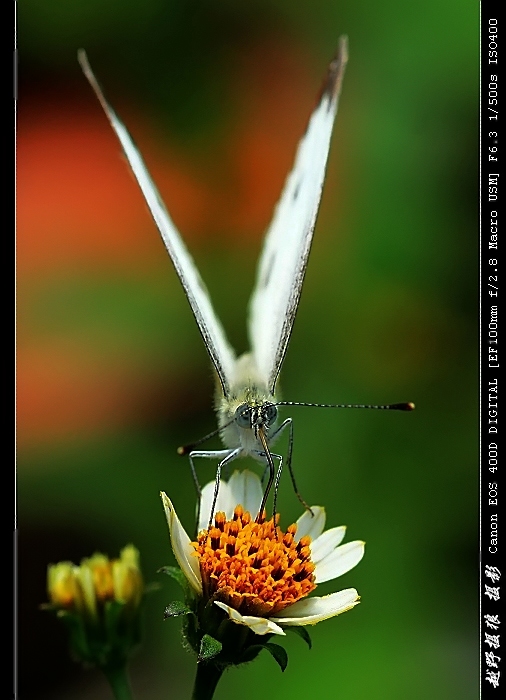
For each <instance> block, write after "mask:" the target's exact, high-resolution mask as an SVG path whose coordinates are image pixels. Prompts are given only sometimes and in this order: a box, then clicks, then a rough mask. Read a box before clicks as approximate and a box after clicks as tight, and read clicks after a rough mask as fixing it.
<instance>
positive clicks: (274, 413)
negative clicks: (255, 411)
mask: <svg viewBox="0 0 506 700" xmlns="http://www.w3.org/2000/svg"><path fill="white" fill-rule="evenodd" d="M264 416H265V422H266V423H267V425H269V426H270V425H272V424H273V423H274V421H275V420H276V418H277V417H278V409H277V407H276V406H274V404H272V403H268V404H267V405H266V406H264Z"/></svg>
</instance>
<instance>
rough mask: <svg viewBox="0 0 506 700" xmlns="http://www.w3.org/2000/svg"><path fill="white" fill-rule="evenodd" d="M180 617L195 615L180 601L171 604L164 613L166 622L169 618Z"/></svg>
mask: <svg viewBox="0 0 506 700" xmlns="http://www.w3.org/2000/svg"><path fill="white" fill-rule="evenodd" d="M179 615H193V610H190V608H189V607H188V606H187V605H185V603H183V602H181V601H180V600H174V601H173V602H172V603H169V604H168V605H167V607H166V608H165V610H164V611H163V619H164V620H166V619H167V618H168V617H179Z"/></svg>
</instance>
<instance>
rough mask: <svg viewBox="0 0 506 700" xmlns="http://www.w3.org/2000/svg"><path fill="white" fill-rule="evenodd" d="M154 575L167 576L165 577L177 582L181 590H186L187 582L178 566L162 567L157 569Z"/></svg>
mask: <svg viewBox="0 0 506 700" xmlns="http://www.w3.org/2000/svg"><path fill="white" fill-rule="evenodd" d="M156 573H157V574H167V576H170V577H171V578H173V579H174V581H177V583H179V585H180V586H181V588H183V589H186V586H187V582H186V578H185V575H184V574H183V572H182V571H181V569H180V568H179V567H178V566H162V567H161V569H158V571H157V572H156Z"/></svg>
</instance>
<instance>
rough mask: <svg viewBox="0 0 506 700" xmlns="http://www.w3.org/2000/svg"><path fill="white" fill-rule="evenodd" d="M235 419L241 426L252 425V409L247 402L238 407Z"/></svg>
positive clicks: (248, 426) (247, 426)
mask: <svg viewBox="0 0 506 700" xmlns="http://www.w3.org/2000/svg"><path fill="white" fill-rule="evenodd" d="M235 420H236V421H237V424H238V425H239V426H240V427H241V428H250V427H251V409H250V407H249V406H248V404H247V403H243V404H241V405H240V406H239V407H238V408H236V410H235Z"/></svg>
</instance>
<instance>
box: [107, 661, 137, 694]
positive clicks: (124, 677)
mask: <svg viewBox="0 0 506 700" xmlns="http://www.w3.org/2000/svg"><path fill="white" fill-rule="evenodd" d="M102 671H103V672H104V674H105V676H106V678H107V680H108V681H109V685H110V686H111V688H112V692H113V694H114V697H115V699H116V700H133V697H134V696H133V695H132V690H131V688H130V680H129V678H128V673H127V670H126V666H124V665H123V666H112V665H111V666H103V667H102Z"/></svg>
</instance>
